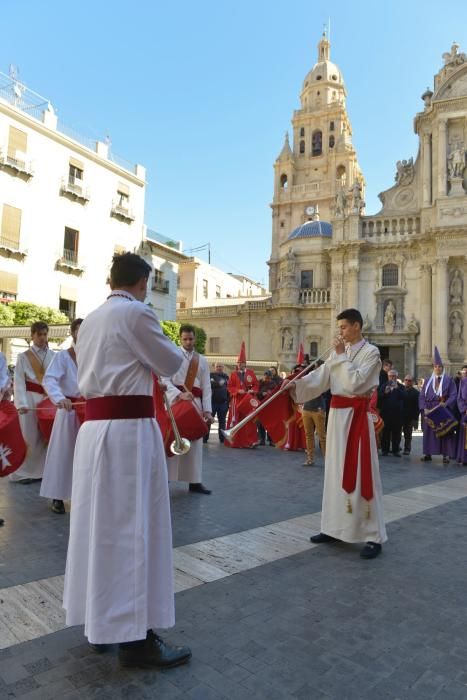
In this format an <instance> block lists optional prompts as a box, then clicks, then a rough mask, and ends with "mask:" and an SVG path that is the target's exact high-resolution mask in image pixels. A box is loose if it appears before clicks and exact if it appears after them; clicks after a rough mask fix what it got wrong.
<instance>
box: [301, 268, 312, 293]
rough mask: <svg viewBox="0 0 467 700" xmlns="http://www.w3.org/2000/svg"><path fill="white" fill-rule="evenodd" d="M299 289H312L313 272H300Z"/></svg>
mask: <svg viewBox="0 0 467 700" xmlns="http://www.w3.org/2000/svg"><path fill="white" fill-rule="evenodd" d="M300 288H301V289H312V288H313V270H302V271H301V272H300Z"/></svg>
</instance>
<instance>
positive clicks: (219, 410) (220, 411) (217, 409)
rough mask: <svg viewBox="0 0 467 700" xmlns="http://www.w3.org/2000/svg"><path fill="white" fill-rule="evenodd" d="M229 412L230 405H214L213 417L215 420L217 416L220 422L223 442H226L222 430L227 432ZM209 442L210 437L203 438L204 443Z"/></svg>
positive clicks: (220, 435)
mask: <svg viewBox="0 0 467 700" xmlns="http://www.w3.org/2000/svg"><path fill="white" fill-rule="evenodd" d="M228 410H229V404H228V403H213V404H212V417H213V418H215V417H216V416H217V420H218V421H219V440H220V441H221V442H224V436H223V435H222V433H221V430H225V420H226V418H227V413H228ZM208 440H209V435H206V437H204V438H203V442H207V441H208Z"/></svg>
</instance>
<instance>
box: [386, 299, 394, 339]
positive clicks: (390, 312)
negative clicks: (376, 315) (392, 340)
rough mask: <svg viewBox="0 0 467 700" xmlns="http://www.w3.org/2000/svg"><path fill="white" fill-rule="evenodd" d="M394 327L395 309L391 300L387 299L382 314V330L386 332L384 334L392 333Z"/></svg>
mask: <svg viewBox="0 0 467 700" xmlns="http://www.w3.org/2000/svg"><path fill="white" fill-rule="evenodd" d="M395 325H396V307H395V306H394V304H393V303H392V300H391V299H389V301H388V303H387V306H386V311H385V312H384V330H385V331H386V333H393V332H394V326H395Z"/></svg>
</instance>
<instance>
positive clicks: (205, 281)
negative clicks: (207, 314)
mask: <svg viewBox="0 0 467 700" xmlns="http://www.w3.org/2000/svg"><path fill="white" fill-rule="evenodd" d="M208 292H209V288H208V281H207V280H203V297H204V298H205V299H207V298H208Z"/></svg>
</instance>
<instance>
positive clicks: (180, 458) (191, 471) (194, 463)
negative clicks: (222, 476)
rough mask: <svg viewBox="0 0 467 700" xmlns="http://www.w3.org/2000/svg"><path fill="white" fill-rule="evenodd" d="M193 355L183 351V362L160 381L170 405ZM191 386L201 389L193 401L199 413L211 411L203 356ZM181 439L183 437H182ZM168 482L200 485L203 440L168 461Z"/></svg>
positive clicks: (207, 378)
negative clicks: (199, 395)
mask: <svg viewBox="0 0 467 700" xmlns="http://www.w3.org/2000/svg"><path fill="white" fill-rule="evenodd" d="M192 356H193V353H187V352H186V350H184V351H183V362H182V365H181V367H180V369H179V370H178V372H176V373H175V374H174V375H173V376H172V377H163V378H162V381H163V383H164V384H167V398H168V399H169V401H170V404H171V405H172V404H173V402H174V401H175V400H176V398H177V396H178V395H179V394H180V393H181V392H180V389H177V386H176V385H178V386H183V384H184V383H185V378H186V374H187V371H188V366H189V364H190V360H191V358H192ZM193 386H196V387H198V388H200V389H201V391H202V392H203V398H202V399H199V398H195V399H194V401H195V403H196V405H197V406H198V408H199V409H200V410H201V411H209V413H211V411H212V405H211V393H212V389H211V374H210V370H209V364H208V361H207V360H206V358H205V357H203V355H200V356H199V365H198V371H197V373H196V378H195V381H194V384H193ZM182 437H183V436H182ZM167 465H168V469H169V479H170V481H188V482H189V483H190V484H200V483H201V482H202V481H203V440H202V438H201V439H199V440H192V441H191V445H190V450H189V451H188V452H187V453H186V454H184V455H174V456H173V457H170V459H169V460H168V463H167Z"/></svg>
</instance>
